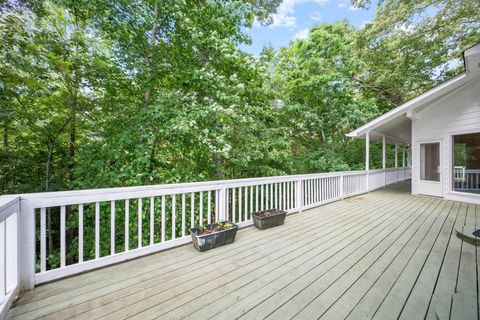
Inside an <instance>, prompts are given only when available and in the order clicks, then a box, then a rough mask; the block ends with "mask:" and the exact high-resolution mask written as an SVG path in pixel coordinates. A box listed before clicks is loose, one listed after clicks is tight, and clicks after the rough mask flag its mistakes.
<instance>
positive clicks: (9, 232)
mask: <svg viewBox="0 0 480 320" xmlns="http://www.w3.org/2000/svg"><path fill="white" fill-rule="evenodd" d="M19 212H20V198H19V197H15V196H13V197H11V196H4V197H0V319H5V318H6V316H7V311H8V308H9V307H10V305H11V304H12V302H13V300H14V299H15V297H16V296H17V293H18V289H19V286H18V275H19V273H18V268H17V266H18V256H17V255H18V253H19V251H18V235H17V231H18V224H17V223H18V215H19Z"/></svg>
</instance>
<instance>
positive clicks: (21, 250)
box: [17, 200, 35, 291]
mask: <svg viewBox="0 0 480 320" xmlns="http://www.w3.org/2000/svg"><path fill="white" fill-rule="evenodd" d="M17 219H18V220H17V221H18V233H17V237H18V238H17V239H18V285H19V289H20V290H21V291H22V290H28V289H33V287H34V286H35V209H34V207H33V206H32V205H31V204H30V203H29V202H28V201H25V200H22V201H21V202H20V210H19V213H18V216H17Z"/></svg>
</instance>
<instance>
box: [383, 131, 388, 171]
mask: <svg viewBox="0 0 480 320" xmlns="http://www.w3.org/2000/svg"><path fill="white" fill-rule="evenodd" d="M385 147H386V146H385V136H383V137H382V169H383V170H385V169H386V168H387V155H386V153H385Z"/></svg>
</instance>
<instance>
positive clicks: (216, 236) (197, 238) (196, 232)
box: [190, 221, 238, 252]
mask: <svg viewBox="0 0 480 320" xmlns="http://www.w3.org/2000/svg"><path fill="white" fill-rule="evenodd" d="M226 224H229V225H231V228H228V229H225V230H215V229H222V228H223V227H224V226H225V225H226ZM212 229H213V231H210V230H212ZM205 230H207V231H206V232H205ZM237 230H238V226H237V225H236V224H234V223H231V222H228V221H224V222H218V223H211V224H207V225H206V226H204V227H199V228H191V229H190V232H191V234H192V242H193V246H194V247H195V249H197V250H198V251H200V252H203V251H207V250H210V249H213V248H217V247H220V246H223V245H226V244H230V243H232V242H233V241H235V236H236V235H237Z"/></svg>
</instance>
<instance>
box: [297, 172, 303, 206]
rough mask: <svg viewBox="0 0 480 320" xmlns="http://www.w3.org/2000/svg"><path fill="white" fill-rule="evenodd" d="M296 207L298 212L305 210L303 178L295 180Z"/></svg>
mask: <svg viewBox="0 0 480 320" xmlns="http://www.w3.org/2000/svg"><path fill="white" fill-rule="evenodd" d="M295 193H296V195H295V207H296V208H295V209H296V211H298V212H302V210H303V180H302V179H300V180H297V181H296V182H295Z"/></svg>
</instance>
